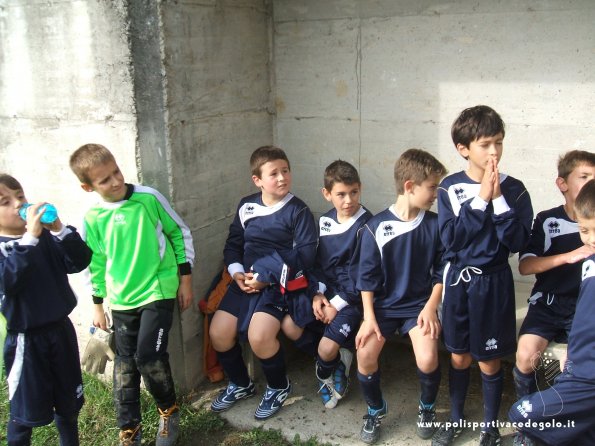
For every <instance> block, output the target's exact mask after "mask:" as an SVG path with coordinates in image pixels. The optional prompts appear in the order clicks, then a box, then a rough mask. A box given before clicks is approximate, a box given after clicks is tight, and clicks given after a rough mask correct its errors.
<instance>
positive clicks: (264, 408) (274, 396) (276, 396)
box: [254, 379, 291, 420]
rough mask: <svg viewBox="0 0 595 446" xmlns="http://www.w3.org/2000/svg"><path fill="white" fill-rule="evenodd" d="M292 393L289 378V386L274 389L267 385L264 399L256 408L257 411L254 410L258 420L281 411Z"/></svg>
mask: <svg viewBox="0 0 595 446" xmlns="http://www.w3.org/2000/svg"><path fill="white" fill-rule="evenodd" d="M290 393H291V383H290V382H289V379H288V380H287V387H285V388H284V389H272V388H270V387H269V386H267V389H266V391H265V392H264V395H263V397H262V401H261V402H260V404H259V405H258V407H257V408H256V412H254V418H256V419H257V420H266V419H267V418H270V417H272V416H273V415H275V414H276V413H277V412H279V410H280V409H281V407H282V406H283V403H284V402H285V400H286V399H287V397H288V396H289V394H290Z"/></svg>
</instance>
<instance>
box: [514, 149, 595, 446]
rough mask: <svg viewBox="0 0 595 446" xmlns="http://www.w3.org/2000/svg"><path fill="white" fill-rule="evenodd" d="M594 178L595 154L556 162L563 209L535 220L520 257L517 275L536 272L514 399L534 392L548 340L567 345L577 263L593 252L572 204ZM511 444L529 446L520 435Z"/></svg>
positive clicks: (577, 152) (520, 346)
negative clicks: (581, 234) (528, 240)
mask: <svg viewBox="0 0 595 446" xmlns="http://www.w3.org/2000/svg"><path fill="white" fill-rule="evenodd" d="M594 177H595V154H593V153H591V152H586V151H582V150H572V151H570V152H568V153H566V154H564V155H563V156H561V157H560V159H559V161H558V178H557V179H556V185H557V186H558V188H559V189H560V192H562V195H564V200H565V203H564V205H560V206H557V207H555V208H553V209H549V210H546V211H542V212H540V213H539V214H537V216H536V217H535V221H534V223H533V229H532V230H531V240H530V242H529V245H528V246H527V247H526V248H525V249H523V250H522V251H521V253H520V255H519V257H520V262H519V271H520V273H521V274H523V275H527V274H535V277H536V281H535V285H534V286H533V290H532V291H531V297H530V298H529V308H528V311H527V316H526V317H525V320H524V321H523V325H522V326H521V329H520V331H519V343H518V347H517V353H516V366H515V368H514V369H513V376H514V383H515V389H516V393H517V398H518V399H520V398H522V397H524V396H525V395H529V394H531V393H534V392H535V391H537V381H536V376H535V370H536V367H537V366H538V365H539V360H540V357H541V354H542V353H543V351H544V350H545V349H546V348H547V346H548V344H549V343H550V342H551V341H556V342H568V332H569V331H570V327H571V326H572V319H573V317H574V310H575V308H576V300H577V297H578V291H579V286H580V283H581V262H582V260H583V259H585V258H586V257H588V256H590V255H591V254H593V253H594V252H593V249H592V248H591V247H590V246H588V245H585V244H584V243H583V242H582V241H581V238H580V235H579V233H578V225H577V223H576V217H575V213H574V202H575V200H576V197H577V195H578V193H579V192H580V190H581V188H582V187H583V185H584V184H585V183H586V182H588V181H589V180H592V179H593V178H594ZM514 441H515V443H514V444H515V445H518V446H530V445H531V444H532V443H531V440H530V439H527V438H524V436H523V434H522V433H520V432H519V433H518V434H517V435H516V436H515V440H514Z"/></svg>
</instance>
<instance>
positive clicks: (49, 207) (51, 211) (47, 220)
mask: <svg viewBox="0 0 595 446" xmlns="http://www.w3.org/2000/svg"><path fill="white" fill-rule="evenodd" d="M29 206H31V203H25V204H24V205H22V206H21V208H20V209H19V215H20V216H21V218H22V219H23V220H25V221H26V220H27V208H28V207H29ZM42 209H45V212H44V213H43V215H42V216H41V222H42V223H44V224H48V225H50V224H52V223H53V222H55V221H56V219H57V218H58V210H57V209H56V206H54V205H53V204H49V203H46V204H44V205H43V206H41V207H40V208H39V211H41V210H42Z"/></svg>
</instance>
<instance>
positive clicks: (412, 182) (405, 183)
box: [403, 180, 415, 194]
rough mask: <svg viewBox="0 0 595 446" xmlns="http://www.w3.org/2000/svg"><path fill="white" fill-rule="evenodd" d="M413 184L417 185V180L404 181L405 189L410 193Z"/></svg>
mask: <svg viewBox="0 0 595 446" xmlns="http://www.w3.org/2000/svg"><path fill="white" fill-rule="evenodd" d="M413 186H415V182H414V181H413V180H407V181H405V182H404V183H403V190H404V191H405V192H406V193H408V194H410V193H411V192H413Z"/></svg>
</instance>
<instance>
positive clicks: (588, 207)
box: [574, 180, 595, 220]
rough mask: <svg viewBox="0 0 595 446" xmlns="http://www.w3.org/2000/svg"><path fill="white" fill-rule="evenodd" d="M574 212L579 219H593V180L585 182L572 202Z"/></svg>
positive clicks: (594, 196)
mask: <svg viewBox="0 0 595 446" xmlns="http://www.w3.org/2000/svg"><path fill="white" fill-rule="evenodd" d="M574 212H576V214H577V215H578V216H579V217H582V218H586V219H589V220H590V219H592V218H595V180H589V181H587V182H586V183H585V184H584V185H583V187H582V188H581V191H580V192H579V193H578V195H577V197H576V200H575V201H574Z"/></svg>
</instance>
